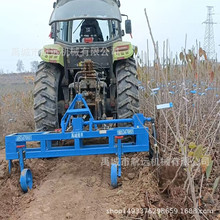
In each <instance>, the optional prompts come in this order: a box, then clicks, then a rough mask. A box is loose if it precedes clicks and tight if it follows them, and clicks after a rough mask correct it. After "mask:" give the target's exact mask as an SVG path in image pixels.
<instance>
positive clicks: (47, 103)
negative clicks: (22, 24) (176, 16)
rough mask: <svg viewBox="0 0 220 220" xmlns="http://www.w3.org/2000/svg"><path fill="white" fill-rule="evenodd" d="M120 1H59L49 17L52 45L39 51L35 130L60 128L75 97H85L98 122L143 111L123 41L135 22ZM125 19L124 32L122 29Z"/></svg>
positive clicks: (128, 45)
mask: <svg viewBox="0 0 220 220" xmlns="http://www.w3.org/2000/svg"><path fill="white" fill-rule="evenodd" d="M119 8H120V1H119V0H58V1H57V2H55V3H54V10H53V13H52V15H51V18H50V22H49V24H50V25H51V38H53V39H54V44H53V45H47V46H44V48H43V49H42V50H41V51H40V57H41V59H42V60H43V62H41V63H40V65H39V68H38V71H37V73H36V79H35V89H34V111H35V117H34V119H35V124H36V130H37V131H45V130H48V131H52V130H54V129H57V128H59V126H60V120H61V118H62V116H63V115H64V113H65V111H66V110H67V109H68V107H69V104H70V103H71V101H72V100H73V98H74V97H75V95H76V94H77V93H81V94H83V96H84V98H85V99H86V101H87V103H88V106H89V107H90V109H91V112H92V114H93V116H94V118H95V119H97V120H98V119H105V118H107V117H113V118H130V117H132V115H133V114H134V113H136V112H138V109H139V94H138V80H137V70H136V64H135V60H134V58H133V56H134V54H136V53H137V47H134V46H133V45H131V43H129V42H122V37H123V36H124V35H125V32H126V34H132V33H131V21H130V20H129V19H128V17H127V16H126V15H122V14H121V13H120V10H119ZM122 16H126V17H127V19H126V20H125V32H124V30H122V28H121V23H122Z"/></svg>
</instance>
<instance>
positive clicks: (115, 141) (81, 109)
mask: <svg viewBox="0 0 220 220" xmlns="http://www.w3.org/2000/svg"><path fill="white" fill-rule="evenodd" d="M145 122H152V125H153V136H154V139H155V140H156V131H155V127H154V120H153V119H152V118H146V117H144V115H143V114H135V115H134V116H133V118H129V119H112V120H94V118H93V116H92V114H91V112H90V109H89V107H88V105H87V103H86V101H85V99H84V98H83V96H82V95H81V94H77V95H76V97H75V98H74V100H73V102H72V104H71V105H70V107H69V109H68V110H67V111H66V113H65V115H64V116H63V118H62V120H61V128H62V129H61V130H60V132H57V131H56V132H35V133H19V134H12V135H9V136H6V138H5V145H6V146H5V147H6V160H8V162H9V173H11V167H12V160H19V164H20V170H21V176H20V184H21V188H22V190H23V191H24V192H27V191H28V188H29V189H31V188H32V185H33V178H32V174H31V171H30V169H25V168H24V167H25V163H24V160H26V159H31V158H53V157H68V156H85V155H100V154H116V155H117V156H118V164H112V165H111V185H112V187H117V178H118V177H121V157H122V155H123V154H124V153H131V152H143V151H144V152H148V151H149V150H150V142H149V129H148V127H145V125H144V124H145ZM109 125H114V126H109ZM116 125H117V126H116ZM121 125H123V127H119V126H121ZM70 128H71V129H70ZM126 136H129V138H127V139H131V140H132V141H131V142H129V143H127V142H126V143H123V141H122V139H123V138H124V137H125V138H126ZM100 138H105V139H106V142H107V143H106V144H100V143H98V141H99V139H100ZM85 139H94V140H96V142H97V144H95V145H84V143H83V140H85ZM64 140H74V141H72V142H74V144H73V145H72V146H62V145H61V146H57V143H59V144H61V143H62V141H64ZM29 142H38V143H39V146H37V147H35V148H33V147H29V146H28V144H27V143H29ZM54 142H55V143H56V146H53V144H54ZM155 144H156V142H155Z"/></svg>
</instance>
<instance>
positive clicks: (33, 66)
mask: <svg viewBox="0 0 220 220" xmlns="http://www.w3.org/2000/svg"><path fill="white" fill-rule="evenodd" d="M38 65H39V62H38V61H32V62H31V72H33V73H35V72H36V71H37V69H38Z"/></svg>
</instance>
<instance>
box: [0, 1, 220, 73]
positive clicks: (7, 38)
mask: <svg viewBox="0 0 220 220" xmlns="http://www.w3.org/2000/svg"><path fill="white" fill-rule="evenodd" d="M1 1H2V2H1V5H0V71H1V70H2V69H3V71H4V72H5V73H10V72H16V63H17V61H18V59H21V60H22V61H23V63H24V67H25V70H30V62H31V61H35V60H37V61H40V58H39V57H38V51H39V50H40V49H41V48H42V47H43V46H44V45H47V44H53V40H51V39H50V38H49V33H50V27H49V25H48V23H49V18H50V15H51V13H52V10H53V7H52V6H53V2H54V1H53V0H19V1H18V0H7V1H3V0H1ZM206 6H214V10H215V15H214V16H213V18H214V21H215V22H217V24H216V25H215V26H214V32H215V49H216V52H217V54H218V59H220V46H219V45H220V1H219V0H136V1H134V0H121V13H123V14H127V15H128V16H129V19H131V20H132V29H133V38H132V39H131V37H130V36H128V35H127V36H125V37H124V39H123V40H125V41H130V42H132V44H134V45H136V46H138V48H139V53H140V54H141V51H146V50H147V40H148V41H149V51H150V58H151V59H152V55H153V47H152V43H151V39H150V35H149V30H148V27H147V22H146V18H145V14H144V8H146V10H147V14H148V17H149V20H150V24H151V28H152V32H153V36H154V38H155V41H158V43H159V50H160V54H161V53H162V48H163V42H164V41H166V40H167V39H168V40H169V47H170V51H172V53H173V54H176V53H180V52H181V50H182V49H183V48H184V47H185V38H186V34H187V49H191V48H192V46H193V45H196V41H197V42H201V45H203V43H204V35H205V25H204V24H202V22H204V21H205V20H206V17H207V8H206ZM122 27H123V28H124V24H122Z"/></svg>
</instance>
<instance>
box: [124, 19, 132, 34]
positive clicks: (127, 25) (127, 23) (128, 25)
mask: <svg viewBox="0 0 220 220" xmlns="http://www.w3.org/2000/svg"><path fill="white" fill-rule="evenodd" d="M125 32H126V34H131V33H132V28H131V20H129V19H127V20H126V21H125Z"/></svg>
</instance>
